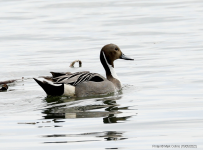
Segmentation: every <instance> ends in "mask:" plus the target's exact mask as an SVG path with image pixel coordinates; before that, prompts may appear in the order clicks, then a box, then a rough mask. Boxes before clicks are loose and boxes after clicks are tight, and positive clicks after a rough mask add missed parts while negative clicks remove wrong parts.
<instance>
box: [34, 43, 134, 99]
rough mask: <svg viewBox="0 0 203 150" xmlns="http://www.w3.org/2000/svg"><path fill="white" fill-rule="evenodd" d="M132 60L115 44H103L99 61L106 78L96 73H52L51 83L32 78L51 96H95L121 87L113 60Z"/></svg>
mask: <svg viewBox="0 0 203 150" xmlns="http://www.w3.org/2000/svg"><path fill="white" fill-rule="evenodd" d="M116 59H124V60H134V59H131V58H129V57H127V56H125V55H124V54H123V53H122V52H121V50H120V48H119V47H118V46H117V45H115V44H108V45H105V46H104V47H103V48H102V49H101V52H100V61H101V63H102V65H103V67H104V69H105V71H106V78H105V77H103V76H102V75H100V74H98V73H90V72H88V71H85V72H76V73H70V72H67V73H60V72H51V73H52V76H53V77H52V83H50V82H47V81H40V80H38V79H36V78H34V80H35V81H36V82H37V83H38V84H39V85H40V86H41V87H42V88H43V90H44V91H45V92H46V94H47V95H52V96H62V95H64V96H71V97H73V96H76V97H86V96H96V95H101V94H108V93H113V92H115V91H119V90H120V89H121V83H120V80H119V78H118V76H117V74H116V72H115V70H114V63H113V62H114V60H116Z"/></svg>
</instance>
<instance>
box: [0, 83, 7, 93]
mask: <svg viewBox="0 0 203 150" xmlns="http://www.w3.org/2000/svg"><path fill="white" fill-rule="evenodd" d="M7 90H8V85H7V84H3V85H2V87H1V88H0V92H4V91H7Z"/></svg>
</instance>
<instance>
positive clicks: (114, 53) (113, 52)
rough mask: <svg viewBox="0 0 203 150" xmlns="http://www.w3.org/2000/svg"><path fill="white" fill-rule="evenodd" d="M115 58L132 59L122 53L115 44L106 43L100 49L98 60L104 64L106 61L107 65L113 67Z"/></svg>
mask: <svg viewBox="0 0 203 150" xmlns="http://www.w3.org/2000/svg"><path fill="white" fill-rule="evenodd" d="M116 59H125V60H134V59H132V58H129V57H127V56H126V55H124V54H123V53H122V52H121V50H120V48H119V47H118V46H117V45H115V44H107V45H105V46H104V47H103V48H102V49H101V52H100V60H101V62H102V64H103V65H104V61H107V63H108V64H109V65H111V66H112V67H114V64H113V62H114V60H116Z"/></svg>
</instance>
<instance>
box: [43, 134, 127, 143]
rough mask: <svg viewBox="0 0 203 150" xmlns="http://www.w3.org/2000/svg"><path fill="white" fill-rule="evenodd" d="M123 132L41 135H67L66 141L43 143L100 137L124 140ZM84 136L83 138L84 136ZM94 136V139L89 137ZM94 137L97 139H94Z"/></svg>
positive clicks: (48, 136)
mask: <svg viewBox="0 0 203 150" xmlns="http://www.w3.org/2000/svg"><path fill="white" fill-rule="evenodd" d="M123 133H124V132H117V131H107V132H92V133H82V134H52V135H43V136H42V137H45V138H57V137H67V141H57V142H55V141H53V142H44V143H62V142H63V143H69V142H71V143H72V142H89V141H100V138H102V139H105V140H107V141H118V140H125V139H127V138H124V137H123ZM69 137H70V138H71V139H73V137H74V138H75V139H76V140H75V141H73V140H71V139H70V141H69V139H68V138H69ZM84 137H85V138H84ZM91 137H92V138H94V139H91ZM95 137H96V138H97V139H95ZM87 138H88V139H89V140H81V139H87ZM77 139H78V140H77Z"/></svg>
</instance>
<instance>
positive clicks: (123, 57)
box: [120, 53, 134, 60]
mask: <svg viewBox="0 0 203 150" xmlns="http://www.w3.org/2000/svg"><path fill="white" fill-rule="evenodd" d="M120 59H125V60H134V59H132V58H130V57H127V56H126V55H124V54H123V53H122V55H121V57H120Z"/></svg>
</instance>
